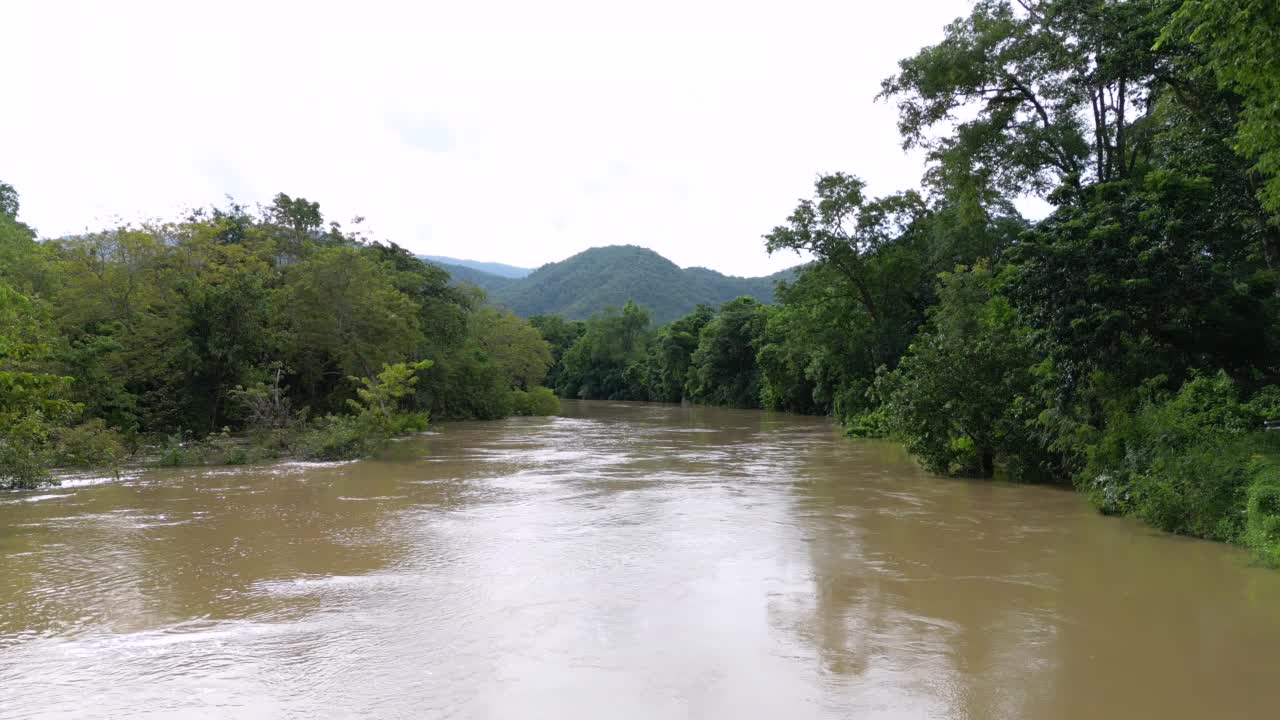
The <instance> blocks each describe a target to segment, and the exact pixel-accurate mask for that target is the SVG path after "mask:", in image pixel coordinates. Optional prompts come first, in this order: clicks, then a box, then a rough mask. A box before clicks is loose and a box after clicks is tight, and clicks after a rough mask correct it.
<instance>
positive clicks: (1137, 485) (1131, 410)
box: [1077, 373, 1276, 541]
mask: <svg viewBox="0 0 1280 720" xmlns="http://www.w3.org/2000/svg"><path fill="white" fill-rule="evenodd" d="M1162 380H1163V379H1162V378H1156V379H1153V380H1152V381H1150V382H1148V383H1146V384H1145V385H1144V386H1143V387H1142V388H1141V389H1140V391H1139V393H1138V395H1137V396H1136V397H1135V398H1132V399H1127V398H1123V397H1121V398H1117V399H1115V400H1112V401H1111V402H1110V404H1109V405H1110V407H1109V413H1108V417H1107V422H1106V425H1105V429H1103V430H1102V431H1101V432H1098V433H1097V437H1096V439H1095V440H1094V441H1093V442H1092V443H1091V444H1090V445H1089V446H1088V451H1087V452H1088V459H1087V463H1086V464H1085V466H1084V468H1083V469H1082V471H1081V472H1080V473H1079V475H1078V476H1077V484H1078V486H1080V487H1081V488H1082V489H1083V490H1085V491H1086V492H1087V493H1088V494H1089V497H1090V499H1091V500H1092V501H1093V503H1094V504H1095V505H1097V506H1098V507H1099V508H1100V509H1101V510H1102V511H1103V512H1107V513H1115V514H1131V515H1136V516H1138V517H1140V518H1142V519H1144V520H1146V521H1147V522H1149V523H1151V524H1152V525H1155V526H1156V527H1159V528H1161V529H1163V530H1169V531H1171V532H1178V533H1185V534H1190V535H1197V536H1200V537H1208V538H1211V539H1215V540H1223V541H1239V540H1241V539H1243V535H1244V531H1245V520H1246V504H1247V494H1248V492H1249V487H1250V485H1251V484H1252V482H1253V480H1252V478H1253V476H1254V475H1255V474H1256V472H1255V471H1256V468H1255V467H1254V466H1253V465H1252V463H1253V462H1254V460H1253V456H1254V454H1255V453H1257V452H1258V451H1259V450H1260V449H1262V448H1263V447H1264V444H1265V443H1270V444H1271V445H1272V446H1274V444H1275V443H1274V442H1272V441H1271V440H1270V439H1269V438H1268V437H1266V435H1265V434H1263V433H1260V432H1259V430H1260V429H1261V427H1262V424H1263V421H1264V420H1265V419H1266V417H1267V414H1268V413H1269V412H1273V411H1274V409H1275V408H1274V393H1275V392H1276V390H1275V389H1272V390H1269V391H1268V392H1266V393H1260V394H1259V395H1258V397H1257V398H1256V399H1255V400H1254V401H1252V402H1249V403H1242V402H1240V400H1239V391H1238V388H1237V385H1236V383H1234V382H1233V381H1232V380H1231V378H1230V377H1229V376H1228V375H1227V374H1226V373H1218V374H1216V375H1213V376H1201V377H1196V378H1194V379H1192V380H1190V381H1188V382H1186V383H1185V384H1183V385H1182V386H1181V387H1180V388H1179V389H1178V392H1177V393H1174V394H1169V393H1167V392H1164V391H1162V390H1161V389H1160V388H1161V385H1162Z"/></svg>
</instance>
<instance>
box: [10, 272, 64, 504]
mask: <svg viewBox="0 0 1280 720" xmlns="http://www.w3.org/2000/svg"><path fill="white" fill-rule="evenodd" d="M47 334H48V328H47V323H46V321H45V317H44V313H43V310H42V307H41V306H40V305H39V304H38V303H36V302H34V301H32V300H31V299H30V298H28V297H26V296H24V295H22V294H20V293H18V292H17V291H15V290H14V289H13V288H11V287H10V286H9V285H8V284H6V283H5V282H3V281H0V488H8V487H34V486H36V485H39V484H41V483H44V482H48V481H49V480H50V474H49V468H50V466H51V465H52V463H53V461H54V457H55V450H56V438H55V435H56V433H57V431H58V430H59V428H61V427H64V426H65V425H67V424H69V423H70V422H72V421H73V420H74V419H76V417H78V416H79V414H80V406H79V405H76V404H75V403H74V402H72V401H71V400H69V399H68V395H69V387H70V384H71V382H72V378H70V377H66V376H62V375H56V374H53V373H50V372H48V371H46V370H45V369H44V367H45V364H46V363H47V361H48V359H49V355H50V351H49V345H48V337H47Z"/></svg>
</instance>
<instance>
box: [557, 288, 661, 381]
mask: <svg viewBox="0 0 1280 720" xmlns="http://www.w3.org/2000/svg"><path fill="white" fill-rule="evenodd" d="M648 342H649V314H648V313H647V312H646V311H645V310H643V309H642V308H640V307H639V306H638V305H636V304H635V303H633V302H628V303H627V304H626V305H625V306H624V307H623V308H622V310H621V311H619V310H617V309H616V308H609V309H607V310H605V311H604V312H602V313H600V314H599V315H596V316H595V317H593V318H591V319H590V320H589V321H587V327H586V331H585V332H584V333H583V335H582V337H580V338H578V340H577V341H576V342H574V344H573V345H572V346H571V347H570V348H569V349H568V350H567V351H565V354H564V357H563V359H562V371H561V373H560V386H559V387H557V388H556V390H557V392H558V393H559V394H560V395H561V396H562V397H582V398H590V399H605V400H644V399H647V394H648V393H647V388H645V387H644V385H643V383H642V382H637V381H639V380H640V379H641V378H640V376H639V375H638V374H637V365H638V363H640V362H641V361H642V360H643V358H644V357H645V352H646V349H647V345H648ZM628 368H632V370H631V372H630V374H628Z"/></svg>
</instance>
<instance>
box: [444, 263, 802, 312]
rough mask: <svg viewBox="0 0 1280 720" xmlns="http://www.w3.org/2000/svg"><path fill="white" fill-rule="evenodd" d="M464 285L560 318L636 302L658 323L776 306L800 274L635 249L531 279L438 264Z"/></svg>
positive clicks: (554, 267) (518, 308)
mask: <svg viewBox="0 0 1280 720" xmlns="http://www.w3.org/2000/svg"><path fill="white" fill-rule="evenodd" d="M436 264H438V265H440V266H441V267H443V268H444V269H445V270H448V271H449V273H450V274H451V275H453V277H454V279H455V280H457V281H459V282H468V283H471V284H473V285H478V286H479V287H481V288H484V289H485V290H486V291H487V292H488V293H489V299H490V300H492V301H493V302H494V303H497V304H499V305H504V306H506V307H508V308H511V310H513V311H514V312H515V313H516V314H518V315H522V316H526V317H527V316H530V315H541V314H553V313H554V314H560V315H563V316H565V317H567V318H569V319H572V320H582V319H585V318H587V317H590V316H591V315H593V314H595V313H597V312H600V311H601V310H603V309H605V308H606V307H622V305H623V304H625V303H626V302H627V301H628V300H635V301H636V303H637V304H639V305H642V306H644V307H646V308H647V309H648V310H649V313H650V314H651V316H652V317H653V321H654V322H655V323H658V324H661V323H666V322H669V321H671V320H674V319H676V318H678V317H680V316H682V315H685V314H687V313H689V312H690V311H692V310H693V309H694V307H695V306H697V305H699V304H703V305H713V306H714V305H721V304H723V303H725V302H728V301H729V300H732V299H733V298H735V297H738V296H740V295H750V296H752V297H754V298H756V299H757V300H759V301H761V302H764V303H770V302H773V286H774V283H776V282H777V281H778V280H783V279H791V278H792V277H793V276H794V270H783V271H781V272H778V273H774V274H773V275H769V276H767V277H755V278H741V277H733V276H729V275H722V274H720V273H718V272H716V271H714V270H709V269H707V268H701V267H695V268H685V269H682V268H680V267H679V266H678V265H676V264H675V263H673V262H671V261H670V260H668V259H666V258H664V257H663V256H661V255H659V254H658V253H656V252H654V251H652V250H649V249H646V248H642V247H636V246H635V245H611V246H608V247H598V248H591V249H590V250H585V251H583V252H580V253H578V254H577V255H574V256H573V257H571V258H568V259H566V260H562V261H560V262H555V263H548V264H547V265H543V266H542V267H540V268H538V269H537V270H534V271H533V272H531V273H530V274H529V275H528V276H527V277H523V278H504V277H498V276H495V275H490V274H487V273H479V272H478V271H477V270H475V269H474V268H469V267H465V266H460V265H454V264H449V263H436Z"/></svg>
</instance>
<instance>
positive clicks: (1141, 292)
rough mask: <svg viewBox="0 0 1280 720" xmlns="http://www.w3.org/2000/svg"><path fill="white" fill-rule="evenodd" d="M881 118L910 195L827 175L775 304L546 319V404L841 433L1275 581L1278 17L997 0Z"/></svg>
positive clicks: (963, 26) (909, 67) (1152, 3)
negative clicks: (639, 409) (1045, 496)
mask: <svg viewBox="0 0 1280 720" xmlns="http://www.w3.org/2000/svg"><path fill="white" fill-rule="evenodd" d="M880 99H882V100H885V101H888V102H892V103H895V104H896V106H897V108H898V113H899V129H900V131H901V134H902V138H903V144H904V146H905V147H907V148H921V149H923V150H924V151H925V152H926V153H927V155H928V158H929V169H928V172H927V174H926V176H925V178H924V180H923V183H922V186H921V187H920V188H919V189H917V190H907V191H904V192H900V193H896V194H892V195H888V196H884V197H871V196H869V195H868V194H867V193H866V186H865V184H864V183H863V182H862V181H861V180H860V179H859V178H858V177H856V176H854V175H849V174H840V173H837V174H832V175H827V176H823V177H821V178H819V179H818V180H817V182H816V185H815V188H814V193H813V197H812V198H810V199H805V200H802V201H800V202H799V204H798V205H797V206H796V209H795V211H794V212H793V213H792V214H791V215H790V216H789V217H788V218H786V219H785V221H784V222H783V223H781V224H780V225H779V226H778V227H776V228H774V229H773V231H772V232H769V233H768V234H767V235H766V237H765V242H766V244H767V247H768V249H769V250H770V251H791V250H797V249H798V250H804V251H808V252H809V253H811V254H812V255H813V257H814V258H815V262H813V263H812V264H811V265H809V266H806V267H805V268H803V269H801V270H800V271H799V273H798V275H797V277H796V278H795V280H794V281H793V282H789V283H784V284H783V285H782V286H781V287H780V288H779V291H778V300H779V302H778V304H776V305H772V306H769V305H764V304H761V303H759V302H757V301H755V300H753V299H751V298H738V299H735V300H732V301H730V302H728V303H724V304H722V305H720V306H719V307H716V308H712V307H706V306H703V307H699V308H697V309H696V310H694V311H693V312H692V313H689V314H687V315H685V316H684V317H682V318H679V319H677V320H675V321H673V322H670V323H668V324H666V325H663V326H661V327H657V328H654V327H653V326H652V324H651V322H650V317H649V316H648V314H647V313H646V311H645V310H644V309H643V308H642V307H640V306H638V305H636V304H627V305H625V306H624V307H623V308H622V309H620V310H611V311H608V312H604V313H600V314H598V315H596V316H595V317H593V318H591V319H590V320H588V321H587V322H585V323H571V322H567V321H564V320H561V319H558V318H548V317H538V318H534V319H533V322H534V324H535V325H537V326H538V327H539V328H540V329H541V330H542V331H543V333H544V335H545V336H546V337H547V338H548V340H549V341H550V342H551V344H552V353H553V356H554V357H555V358H556V366H555V367H554V368H553V370H552V380H551V381H552V382H553V383H554V385H555V386H556V388H557V391H558V392H559V393H560V394H561V395H562V396H572V397H586V398H615V399H636V400H660V401H677V400H682V399H685V400H689V401H693V402H705V403H717V404H726V405H735V406H739V407H764V408H775V409H780V410H789V411H794V412H801V413H831V414H834V415H835V416H836V417H837V418H838V419H839V420H840V421H841V422H842V423H843V424H844V425H845V427H847V428H848V429H849V431H850V432H852V433H855V434H861V435H887V436H891V437H894V438H897V439H899V440H901V441H903V442H904V443H905V444H906V446H907V447H908V448H909V449H910V451H911V452H912V453H913V454H914V455H915V456H916V457H917V458H919V459H920V461H921V462H922V463H923V464H924V465H925V466H926V467H928V468H930V469H931V470H934V471H937V472H940V473H946V474H952V475H964V476H979V477H984V476H992V475H997V474H998V475H1001V476H1003V477H1006V478H1009V479H1012V480H1017V481H1028V482H1074V483H1075V485H1076V486H1077V487H1078V488H1079V489H1080V490H1081V491H1083V492H1085V493H1087V494H1088V496H1089V498H1090V499H1091V500H1092V501H1093V502H1094V503H1095V504H1096V505H1097V507H1099V508H1100V509H1102V510H1103V511H1104V512H1108V513H1115V514H1124V515H1131V516H1136V517H1139V518H1141V519H1143V520H1146V521H1147V522H1149V523H1151V524H1153V525H1155V526H1157V527H1160V528H1163V529H1165V530H1169V531H1173V532H1178V533H1185V534H1189V535H1195V536H1200V537H1206V538H1212V539H1216V540H1223V541H1229V542H1238V543H1243V544H1247V545H1249V546H1251V547H1253V548H1254V549H1255V550H1256V551H1257V552H1258V553H1259V555H1261V556H1263V557H1264V558H1266V559H1268V560H1270V561H1271V562H1277V561H1280V432H1272V433H1267V432H1264V431H1263V427H1264V422H1265V421H1266V420H1267V419H1269V418H1276V417H1280V385H1277V383H1280V5H1277V4H1275V3H1273V2H1271V1H1270V0H1221V1H1216V2H1197V1H1195V0H1188V1H1187V2H1183V0H1132V1H1130V2H1114V1H1112V0H1044V1H1039V2H1033V1H1029V0H1028V1H1026V2H1023V1H1021V0H1020V1H1019V2H1016V3H1009V2H1005V1H1003V0H981V1H979V2H977V3H976V4H975V6H974V8H973V10H972V13H971V14H970V15H969V16H967V17H964V18H960V19H958V20H956V21H955V22H954V23H952V24H951V25H949V26H948V27H947V28H946V34H945V39H944V40H943V41H942V42H940V43H939V44H937V45H934V46H931V47H926V48H924V49H922V50H921V51H920V52H919V53H918V54H916V55H915V56H913V57H910V58H907V59H905V60H903V61H902V62H901V63H900V68H899V71H898V73H897V74H895V75H894V76H892V77H890V78H888V79H886V80H885V81H884V83H883V92H882V93H881V96H880ZM1028 194H1030V195H1034V196H1038V197H1041V198H1044V199H1045V200H1047V201H1048V202H1049V203H1051V204H1052V208H1053V209H1052V212H1051V213H1050V214H1049V215H1048V216H1047V217H1045V218H1043V219H1042V220H1039V221H1035V222H1032V221H1028V220H1027V219H1024V218H1023V217H1021V216H1020V215H1019V213H1018V212H1017V210H1016V209H1015V206H1014V203H1013V201H1014V200H1015V199H1016V198H1018V197H1019V196H1023V195H1028ZM642 304H643V303H642ZM659 319H661V318H659Z"/></svg>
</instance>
